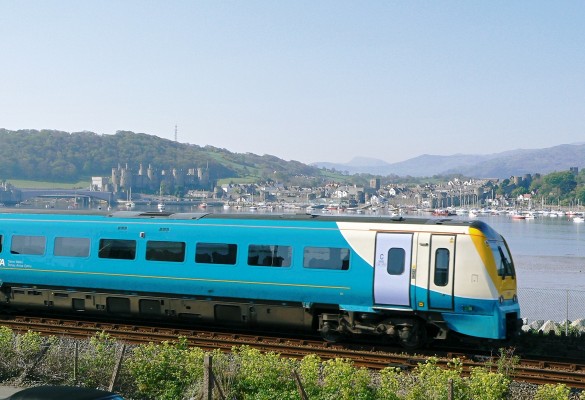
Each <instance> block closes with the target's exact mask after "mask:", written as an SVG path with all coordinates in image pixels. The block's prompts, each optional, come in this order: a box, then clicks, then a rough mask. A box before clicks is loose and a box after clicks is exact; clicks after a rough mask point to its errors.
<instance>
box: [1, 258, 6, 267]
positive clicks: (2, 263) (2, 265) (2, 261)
mask: <svg viewBox="0 0 585 400" xmlns="http://www.w3.org/2000/svg"><path fill="white" fill-rule="evenodd" d="M4 266H5V265H4V259H3V258H0V267H4Z"/></svg>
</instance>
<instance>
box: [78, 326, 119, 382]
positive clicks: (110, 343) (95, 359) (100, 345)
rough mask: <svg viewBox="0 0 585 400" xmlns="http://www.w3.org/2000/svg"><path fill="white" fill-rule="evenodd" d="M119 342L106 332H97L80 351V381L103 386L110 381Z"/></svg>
mask: <svg viewBox="0 0 585 400" xmlns="http://www.w3.org/2000/svg"><path fill="white" fill-rule="evenodd" d="M118 347H119V346H118V343H117V342H116V340H115V339H113V338H112V337H111V336H110V335H109V334H107V333H105V332H99V333H96V334H95V335H94V336H92V337H91V338H90V339H89V342H86V343H85V346H84V347H83V348H80V351H79V362H78V374H77V375H78V383H79V384H80V385H81V386H86V387H103V386H104V382H109V381H110V379H111V377H112V372H113V371H114V368H115V365H116V354H117V352H118Z"/></svg>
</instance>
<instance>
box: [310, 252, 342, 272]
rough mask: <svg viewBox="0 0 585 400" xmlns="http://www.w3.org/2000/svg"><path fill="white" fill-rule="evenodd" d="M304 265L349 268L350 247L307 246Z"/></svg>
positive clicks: (322, 267)
mask: <svg viewBox="0 0 585 400" xmlns="http://www.w3.org/2000/svg"><path fill="white" fill-rule="evenodd" d="M303 267H305V268H316V269H334V270H343V271H345V270H347V269H349V249H346V248H339V247H305V250H304V254H303Z"/></svg>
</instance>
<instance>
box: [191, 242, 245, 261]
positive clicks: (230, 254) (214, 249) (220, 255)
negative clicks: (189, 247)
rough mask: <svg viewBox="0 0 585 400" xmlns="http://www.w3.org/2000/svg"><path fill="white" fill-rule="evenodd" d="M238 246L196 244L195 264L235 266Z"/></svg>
mask: <svg viewBox="0 0 585 400" xmlns="http://www.w3.org/2000/svg"><path fill="white" fill-rule="evenodd" d="M237 250H238V246H236V245H235V244H227V243H197V246H196V249H195V262H197V263H202V264H228V265H235V264H236V254H237Z"/></svg>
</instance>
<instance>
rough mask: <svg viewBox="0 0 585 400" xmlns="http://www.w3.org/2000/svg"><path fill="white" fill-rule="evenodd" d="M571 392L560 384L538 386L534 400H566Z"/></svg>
mask: <svg viewBox="0 0 585 400" xmlns="http://www.w3.org/2000/svg"><path fill="white" fill-rule="evenodd" d="M570 393H571V390H570V389H569V388H568V387H567V386H566V385H565V384H562V383H557V384H556V385H543V386H539V387H538V389H537V391H536V394H535V395H534V400H567V399H568V398H569V394H570Z"/></svg>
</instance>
